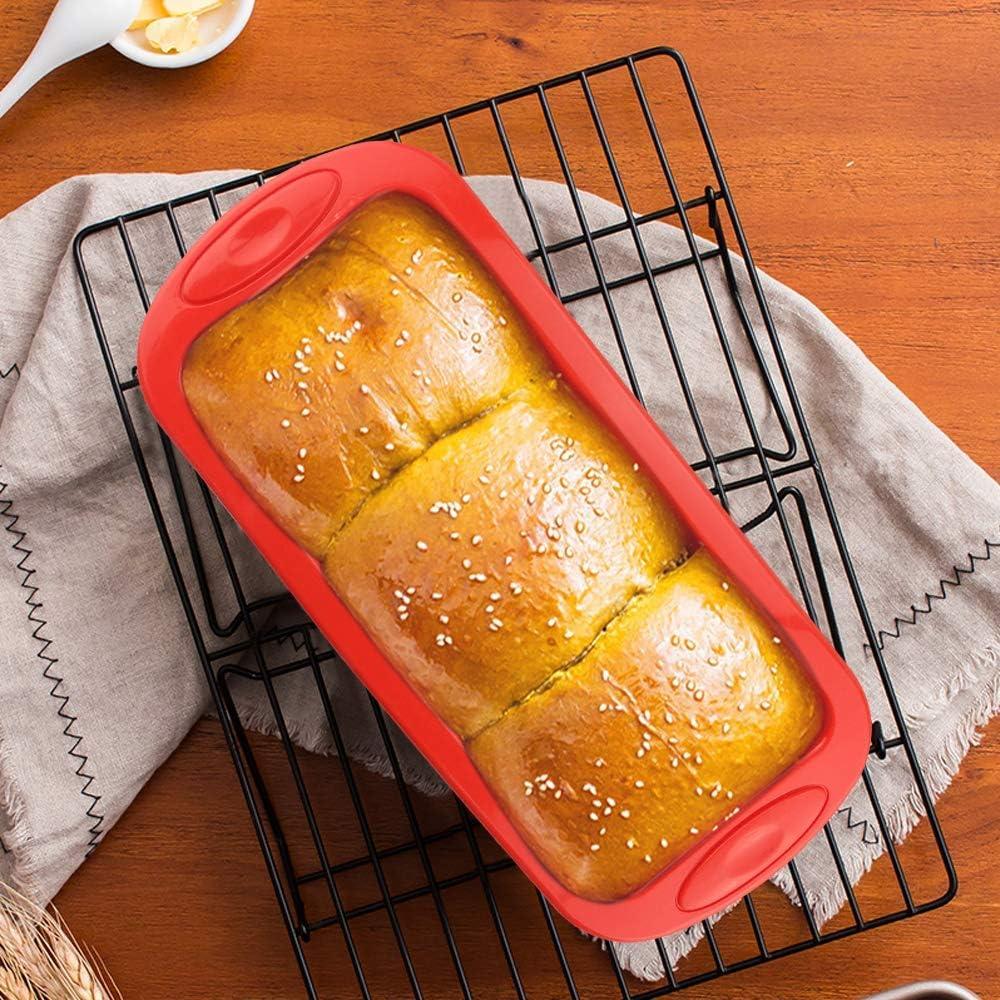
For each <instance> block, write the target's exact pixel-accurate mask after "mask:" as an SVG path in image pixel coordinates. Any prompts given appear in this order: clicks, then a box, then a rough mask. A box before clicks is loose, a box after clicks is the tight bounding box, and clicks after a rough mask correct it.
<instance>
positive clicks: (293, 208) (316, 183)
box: [180, 168, 341, 306]
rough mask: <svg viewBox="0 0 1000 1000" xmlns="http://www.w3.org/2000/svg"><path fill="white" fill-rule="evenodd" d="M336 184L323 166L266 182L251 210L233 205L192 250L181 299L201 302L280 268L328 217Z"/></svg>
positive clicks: (238, 289)
mask: <svg viewBox="0 0 1000 1000" xmlns="http://www.w3.org/2000/svg"><path fill="white" fill-rule="evenodd" d="M340 188H341V181H340V175H339V174H338V173H337V172H336V171H334V170H330V169H326V168H317V169H315V170H312V171H310V172H308V173H299V174H297V175H292V176H289V177H287V178H281V177H279V178H277V179H275V180H273V181H271V182H270V183H268V185H267V186H266V187H265V188H264V189H263V191H261V192H260V193H259V196H258V198H257V199H255V201H254V203H253V206H252V208H253V210H252V211H246V212H244V211H241V209H242V208H243V206H237V207H236V208H234V209H233V210H232V212H231V213H229V214H228V215H227V216H225V217H224V218H223V220H222V222H221V223H220V224H219V225H218V226H217V227H216V228H215V229H214V230H212V237H213V238H212V239H210V240H208V241H207V242H204V243H202V244H200V245H199V246H198V247H197V248H196V249H195V251H194V252H195V259H194V260H193V261H192V263H191V265H190V267H189V269H188V271H187V273H186V274H185V276H184V280H183V283H182V284H181V288H180V296H181V298H182V300H183V301H184V302H186V303H187V304H188V305H191V306H206V305H209V304H210V303H212V302H216V301H218V300H219V299H224V298H227V297H229V296H234V295H238V293H239V292H241V291H242V290H243V289H245V288H247V287H249V286H250V285H252V284H255V283H257V282H259V281H261V280H263V279H265V278H266V277H267V276H268V275H269V274H272V273H274V272H277V271H279V270H280V269H281V267H282V265H283V264H284V262H285V261H287V260H289V259H290V258H292V257H293V256H294V255H296V252H297V251H298V250H299V248H300V247H301V246H302V244H303V243H304V242H306V240H308V239H309V236H310V235H311V234H313V233H315V232H316V230H317V229H318V228H319V227H320V226H322V224H323V222H324V221H325V220H326V219H327V218H328V217H329V215H330V214H331V212H332V210H333V208H334V206H335V205H336V203H337V195H338V194H339V192H340Z"/></svg>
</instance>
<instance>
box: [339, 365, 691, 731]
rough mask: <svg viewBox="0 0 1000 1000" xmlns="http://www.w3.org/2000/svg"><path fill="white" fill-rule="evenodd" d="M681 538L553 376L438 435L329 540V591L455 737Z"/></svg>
mask: <svg viewBox="0 0 1000 1000" xmlns="http://www.w3.org/2000/svg"><path fill="white" fill-rule="evenodd" d="M684 547H685V540H684V537H683V534H682V531H681V529H680V527H679V525H678V523H677V521H676V520H675V519H674V518H673V517H671V516H670V515H669V513H668V512H667V511H666V510H665V508H664V506H663V503H662V501H661V500H660V499H659V496H658V495H657V494H656V492H655V490H654V488H653V487H652V485H651V484H650V483H649V482H648V481H647V480H646V478H645V477H644V476H643V475H641V474H640V473H639V472H638V471H637V470H636V469H635V468H633V465H632V462H631V461H630V460H629V459H628V458H627V457H626V456H625V454H624V452H623V451H622V449H621V447H620V446H619V445H618V444H617V442H615V441H614V440H613V439H612V438H611V437H610V435H609V434H608V433H607V432H606V431H604V430H603V429H602V428H601V427H600V426H599V425H598V424H597V422H596V421H595V420H594V418H593V417H592V416H590V415H589V413H588V412H587V411H585V410H584V409H583V408H582V407H581V406H580V405H579V404H578V403H577V402H576V400H575V399H574V398H573V396H572V394H571V393H570V392H569V390H568V389H566V388H565V387H563V386H562V385H561V384H560V383H558V382H556V381H555V380H552V381H551V382H550V383H549V384H548V385H545V386H542V387H537V388H532V389H530V390H527V391H525V392H524V393H523V394H520V395H519V396H516V397H515V398H513V399H511V400H509V401H507V402H505V403H503V404H501V405H500V406H498V407H497V408H496V409H495V410H492V411H491V412H489V413H488V414H486V415H485V416H483V417H482V418H480V419H478V420H476V421H475V422H473V423H472V424H469V425H467V426H466V427H464V428H462V429H461V430H459V431H457V432H456V433H453V434H450V435H448V436H447V437H445V438H443V439H442V440H441V441H439V442H438V443H437V444H435V445H434V446H433V447H432V448H431V449H430V450H429V451H428V452H427V454H425V455H424V456H422V457H421V458H420V459H418V460H417V461H416V462H414V463H413V464H412V465H410V466H409V467H408V468H406V469H404V470H403V471H402V472H401V473H400V474H399V475H398V476H397V477H396V478H395V479H393V480H392V482H391V483H389V485H388V486H387V487H386V488H385V490H383V491H382V492H380V493H378V494H377V495H375V496H373V497H371V498H370V499H369V500H368V502H367V503H366V504H365V505H364V506H363V507H362V509H361V511H360V512H359V514H358V516H357V517H356V518H355V519H354V520H353V521H352V522H351V523H350V524H349V525H348V526H347V528H346V529H345V530H344V531H343V532H342V533H341V534H340V535H339V536H338V537H337V538H336V539H335V541H334V542H333V544H332V545H331V547H330V549H329V551H328V552H327V555H326V557H325V559H324V568H325V570H326V573H327V576H328V577H329V579H330V580H331V582H332V583H333V585H334V588H335V589H336V591H337V592H338V593H339V594H340V595H341V597H342V598H343V599H344V600H345V601H346V602H347V604H348V605H349V606H350V607H351V608H352V610H353V611H354V613H355V615H356V617H357V618H358V619H359V620H361V621H363V622H365V623H366V624H367V626H368V627H369V629H370V630H371V632H372V635H373V636H374V637H375V638H376V641H377V642H378V643H379V645H380V646H381V647H382V649H383V651H384V652H385V653H386V654H387V655H388V656H389V658H390V659H391V660H392V662H393V663H396V664H398V665H399V669H400V670H402V672H403V673H404V674H405V676H406V677H407V678H408V679H409V681H410V682H411V684H413V686H414V687H416V688H417V690H418V691H419V692H420V693H421V694H422V695H423V696H424V698H426V700H427V701H428V702H429V703H430V704H431V706H432V707H433V708H434V709H435V710H436V711H437V712H438V714H439V715H440V716H441V717H442V718H443V719H444V720H445V721H446V722H447V723H448V724H449V725H450V726H451V727H452V728H453V729H455V730H456V731H457V732H458V733H460V734H461V735H468V734H469V733H472V732H475V731H476V730H477V729H479V728H481V727H483V726H485V725H486V724H487V723H488V722H489V721H490V720H491V719H493V718H495V717H496V716H497V715H498V714H499V713H500V712H501V711H503V710H504V709H505V708H506V707H507V706H508V705H510V704H511V703H512V702H514V701H516V700H517V699H519V698H522V697H524V696H525V695H526V694H527V693H528V692H529V691H530V690H531V689H532V688H534V687H536V686H538V685H539V684H541V683H542V682H543V681H545V680H546V678H547V677H548V676H549V675H550V674H551V673H552V671H553V670H555V669H557V668H558V667H560V666H562V665H563V664H565V663H567V662H569V661H570V660H572V659H573V658H574V657H576V656H578V655H579V654H580V653H581V652H582V651H583V650H584V649H585V648H586V647H587V646H588V645H589V643H590V642H591V641H592V640H593V639H594V637H595V636H596V635H597V633H598V632H599V631H600V630H601V628H602V627H603V626H604V625H605V624H606V623H607V622H608V621H609V620H610V619H611V618H612V617H613V615H614V614H615V612H616V611H617V610H618V609H619V608H620V607H621V606H622V605H623V604H624V603H625V602H626V601H627V600H628V598H629V597H630V596H631V595H632V594H633V593H635V592H636V591H637V590H639V589H641V588H644V587H648V586H649V585H650V584H651V582H652V581H653V579H654V578H655V577H656V575H657V574H658V573H659V572H660V571H661V570H662V569H663V568H664V567H665V566H666V565H667V564H669V563H671V562H673V561H675V560H677V559H679V558H680V557H681V556H682V554H683V552H684Z"/></svg>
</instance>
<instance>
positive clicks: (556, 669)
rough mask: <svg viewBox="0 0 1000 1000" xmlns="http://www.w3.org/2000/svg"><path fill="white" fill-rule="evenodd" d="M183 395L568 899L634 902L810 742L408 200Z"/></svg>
mask: <svg viewBox="0 0 1000 1000" xmlns="http://www.w3.org/2000/svg"><path fill="white" fill-rule="evenodd" d="M183 380H184V389H185V392H186V394H187V397H188V399H189V401H190V403H191V407H192V409H193V411H194V413H195V415H196V417H197V418H198V420H199V421H200V422H201V424H202V426H203V427H204V428H205V430H206V433H207V434H208V436H209V437H210V439H211V440H212V442H213V443H214V445H215V447H216V448H217V449H218V451H219V452H220V454H221V455H223V456H224V458H225V460H226V461H227V463H228V464H229V466H230V467H231V468H232V469H233V471H234V472H235V474H236V475H237V477H239V478H240V480H241V481H242V482H243V483H244V484H245V485H246V487H247V488H248V489H249V490H251V491H252V492H253V493H254V494H256V496H257V497H258V499H259V500H260V502H261V504H262V505H263V506H264V507H265V508H266V509H267V511H268V512H269V513H270V515H271V516H272V517H273V518H274V520H275V521H276V522H277V523H278V524H279V525H281V526H282V527H283V528H284V529H285V530H286V531H287V532H288V534H289V535H290V536H291V537H292V538H293V539H294V540H296V541H297V542H298V543H299V544H301V545H302V546H303V547H304V548H305V549H307V550H308V551H310V552H312V553H313V554H315V555H317V556H319V557H320V559H321V561H322V564H323V568H324V571H325V573H326V575H327V577H328V579H329V580H330V581H331V584H332V586H333V587H334V589H335V590H336V592H337V593H338V594H339V596H340V597H341V598H342V599H343V600H344V602H345V603H346V604H347V605H348V606H349V607H350V608H351V609H352V611H353V612H354V614H355V616H356V617H357V618H358V619H359V620H360V621H361V622H362V623H363V624H364V625H365V627H366V629H367V630H368V632H369V634H370V635H371V636H372V638H373V639H374V640H375V642H376V643H377V644H378V645H379V647H380V648H381V649H382V651H383V652H384V653H385V655H386V656H387V657H388V659H389V660H390V661H391V662H392V663H393V664H394V665H395V667H396V668H397V669H398V670H399V671H400V672H401V674H403V675H404V676H405V677H406V678H407V679H408V681H409V682H410V683H411V685H412V686H413V687H414V688H415V689H416V690H417V691H418V692H419V693H420V694H421V695H422V696H423V697H424V698H425V699H426V701H427V702H428V703H429V704H430V705H431V707H432V708H434V709H435V711H436V712H437V713H438V715H439V716H440V717H441V718H442V719H443V720H444V721H445V722H446V723H447V724H448V725H449V726H451V727H452V728H453V729H454V730H455V731H456V732H457V733H458V734H459V735H461V736H462V737H464V738H466V740H467V745H468V747H469V751H470V753H471V755H472V757H473V759H474V760H475V761H476V764H477V766H478V767H479V769H480V771H481V773H482V774H483V776H484V777H485V779H486V780H487V782H488V783H489V784H490V786H491V787H492V788H493V789H494V791H495V793H496V795H497V796H498V798H499V799H500V801H501V802H502V803H503V804H504V805H505V808H506V810H507V812H508V814H509V815H510V817H511V818H512V820H513V821H514V823H515V824H516V825H517V826H518V828H519V829H520V830H521V832H522V834H523V835H524V837H525V839H526V840H527V842H528V843H529V844H530V845H531V847H532V848H533V849H534V850H535V851H536V852H537V854H538V856H539V858H540V859H541V860H542V861H543V862H544V863H545V864H546V865H547V866H548V868H549V869H550V870H551V872H552V873H553V874H554V875H555V877H556V878H557V879H558V880H559V881H560V882H562V883H563V884H564V885H566V886H568V887H569V888H570V889H572V890H574V891H576V892H578V893H579V894H581V895H584V896H587V897H590V898H593V899H600V900H610V899H616V898H619V897H621V896H623V895H626V894H627V893H629V892H631V891H633V890H634V889H636V888H638V887H639V886H641V885H643V884H644V883H645V882H646V881H648V880H649V879H650V878H652V877H653V876H654V875H655V874H656V873H657V872H658V871H660V870H662V868H663V867H664V866H665V865H667V864H668V863H669V862H670V861H671V860H672V859H674V858H675V857H677V856H678V855H679V854H680V853H682V852H683V851H685V850H687V849H688V848H689V847H690V846H692V844H694V843H695V842H696V841H697V839H698V838H699V837H701V836H703V835H704V834H705V833H706V832H707V831H708V830H709V829H710V828H711V827H712V826H714V825H716V824H719V823H721V822H724V820H725V817H726V816H727V815H729V814H731V813H732V812H733V811H734V810H735V809H736V808H737V807H738V806H739V805H740V804H742V803H745V802H746V801H747V800H748V799H749V798H750V797H752V796H753V795H754V794H756V793H757V792H758V791H760V790H761V789H762V788H763V787H765V786H766V785H767V784H768V783H770V782H771V781H772V780H773V778H774V777H776V776H777V775H778V774H779V773H780V772H781V771H782V770H784V769H785V768H786V767H788V766H789V765H790V764H791V763H792V762H793V761H794V760H795V759H796V758H798V757H799V756H801V755H802V753H803V752H804V751H805V750H806V748H807V747H808V745H809V743H810V741H811V740H812V739H813V738H814V736H815V733H816V731H817V728H818V726H819V707H818V704H817V702H816V697H815V694H814V692H813V690H812V688H811V687H810V685H809V683H808V682H807V680H806V679H805V677H804V676H803V674H802V673H801V671H800V670H799V668H798V666H797V665H796V664H795V663H794V662H793V661H792V659H791V658H790V657H789V656H788V655H787V653H786V652H785V650H784V648H783V647H781V646H780V645H778V644H777V643H776V642H775V641H773V637H772V635H771V632H770V630H769V629H768V628H767V627H766V626H765V624H764V623H763V621H762V620H761V618H760V617H759V616H758V615H757V614H756V612H755V611H754V609H753V608H752V607H751V606H750V605H749V604H748V603H747V602H746V601H745V600H743V599H742V598H741V597H740V596H738V595H737V594H736V593H735V591H734V590H733V588H731V587H730V586H729V584H728V583H727V582H726V581H724V580H722V579H721V577H720V576H719V574H718V572H717V570H716V569H715V567H714V566H713V565H712V563H711V560H710V559H709V557H708V556H707V555H706V554H705V553H704V551H701V552H698V553H696V554H695V555H694V556H693V557H691V558H690V559H688V561H687V562H685V563H684V564H683V565H682V566H680V567H679V568H677V563H679V562H680V561H681V560H682V559H683V557H684V556H685V555H686V553H687V550H688V549H689V548H690V542H689V539H688V538H687V537H686V536H685V533H684V531H683V529H682V528H681V526H680V522H679V520H678V519H677V518H676V517H675V516H674V514H673V513H672V512H671V511H670V510H669V509H668V508H667V506H666V505H665V504H664V502H663V500H662V498H661V497H660V495H659V494H658V493H657V492H656V490H655V489H654V487H653V486H652V484H651V483H650V481H649V480H648V479H647V477H646V476H645V475H644V474H643V473H642V472H641V471H640V470H639V468H638V467H637V466H635V465H634V464H633V462H632V460H631V459H630V458H629V457H628V456H627V454H626V451H625V449H624V448H623V447H622V446H621V444H620V443H619V442H618V441H617V440H615V439H614V438H613V437H612V436H611V434H610V433H609V432H607V431H606V430H605V429H604V428H603V427H601V426H600V424H599V422H598V421H597V420H596V419H595V417H594V416H593V415H592V414H591V413H590V411H589V410H587V409H586V408H585V407H584V406H582V405H581V403H580V402H579V401H578V400H577V398H576V397H575V396H574V395H573V393H572V392H571V391H570V390H569V389H567V388H566V387H565V386H564V385H562V384H561V382H560V381H559V380H558V379H554V378H553V377H552V375H551V372H550V370H549V369H548V366H547V364H546V362H545V360H544V359H543V358H542V356H541V354H540V352H539V351H538V350H537V348H536V347H535V345H534V341H533V339H532V338H531V336H530V334H529V333H528V332H527V330H526V329H525V328H524V326H523V324H522V322H521V320H520V319H519V318H518V317H517V315H516V314H515V313H514V312H513V310H512V308H511V306H510V304H509V303H508V302H507V301H506V299H505V298H504V297H503V295H502V294H501V293H500V291H499V290H498V289H497V287H496V286H495V284H494V283H493V282H492V280H491V279H490V277H489V275H488V274H487V273H486V271H485V270H484V268H483V267H482V266H481V265H480V264H479V263H478V261H476V259H475V258H474V256H473V255H472V254H471V253H470V252H469V251H468V250H467V249H466V248H465V246H464V244H463V243H462V241H461V240H460V239H459V238H458V237H457V236H456V235H455V234H454V233H453V232H451V230H450V229H449V228H448V227H447V226H446V224H445V223H444V222H443V221H442V220H440V219H439V218H437V217H436V216H435V215H434V214H433V213H431V212H430V211H429V210H427V209H426V208H425V207H423V206H422V205H420V204H419V203H417V202H415V201H413V200H412V199H407V198H403V197H401V196H386V197H382V198H378V199H375V200H373V201H371V202H369V203H367V204H366V205H364V206H362V207H361V208H360V209H359V210H358V211H357V212H356V213H355V214H354V215H353V216H351V217H350V218H349V219H348V220H346V222H345V223H343V224H342V226H341V227H340V229H339V230H338V231H337V232H336V233H335V234H334V236H333V237H331V239H329V240H328V241H327V242H326V243H325V244H324V245H323V246H321V247H320V248H319V249H318V250H316V251H315V252H314V253H313V254H312V255H311V256H310V257H309V258H308V259H307V260H306V261H305V262H304V263H302V264H301V265H299V266H298V267H297V268H296V269H295V270H294V271H293V272H292V273H291V274H289V275H288V276H287V277H286V278H285V279H284V280H283V281H281V282H280V283H278V284H277V285H276V286H274V287H273V288H271V289H270V290H268V291H267V292H265V293H263V294H262V295H260V296H259V297H258V298H256V299H254V300H252V301H250V302H248V303H246V304H244V305H243V306H240V307H239V308H237V309H235V310H234V311H233V312H231V313H230V314H229V315H227V316H225V317H224V318H223V319H221V320H220V321H219V322H218V323H216V324H215V325H214V326H213V327H212V328H211V329H210V330H208V331H207V332H206V333H205V334H203V335H202V336H201V337H200V338H199V339H198V340H197V341H196V342H195V344H194V345H193V346H192V348H191V351H190V353H189V356H188V358H187V361H186V364H185V368H184V372H183ZM699 790H700V791H699ZM692 830H693V831H695V832H692Z"/></svg>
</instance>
